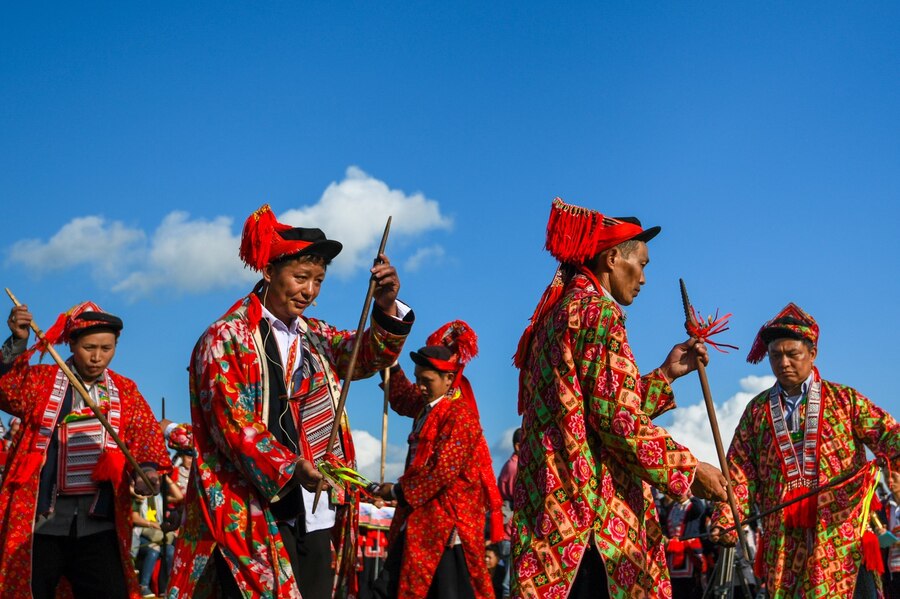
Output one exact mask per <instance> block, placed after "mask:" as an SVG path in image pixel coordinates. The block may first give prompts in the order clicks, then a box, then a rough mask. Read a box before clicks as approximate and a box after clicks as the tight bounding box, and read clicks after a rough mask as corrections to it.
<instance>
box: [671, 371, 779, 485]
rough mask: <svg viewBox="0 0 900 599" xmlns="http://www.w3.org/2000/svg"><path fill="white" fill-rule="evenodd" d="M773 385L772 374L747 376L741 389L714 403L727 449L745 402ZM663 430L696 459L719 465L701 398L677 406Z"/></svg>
mask: <svg viewBox="0 0 900 599" xmlns="http://www.w3.org/2000/svg"><path fill="white" fill-rule="evenodd" d="M774 384H775V377H774V376H771V375H769V376H746V377H744V378H742V379H741V380H740V386H741V391H738V392H737V393H735V394H734V395H732V396H731V397H730V398H728V399H727V400H726V401H725V402H724V403H722V404H719V405H716V419H717V420H718V423H719V432H720V433H721V435H722V444H723V445H724V447H725V451H726V452H727V451H728V446H729V445H730V444H731V439H732V437H733V436H734V429H735V427H737V424H738V421H739V420H740V418H741V415H742V414H743V413H744V408H746V407H747V403H748V402H749V401H750V400H751V399H753V398H754V397H756V396H757V395H758V394H759V393H760V392H762V391H765V390H766V389H768V388H769V387H771V386H772V385H774ZM666 429H667V430H668V431H669V433H670V434H671V435H672V438H674V439H675V440H676V441H677V442H678V443H681V444H682V445H685V446H687V448H688V449H690V450H691V453H693V454H694V455H695V456H696V457H697V459H699V460H702V461H704V462H709V463H710V464H713V465H715V466H716V467H718V464H719V458H718V456H717V455H716V445H715V442H714V441H713V437H712V432H711V430H710V426H709V418H708V416H707V415H706V404H705V403H704V402H703V401H700V402H698V403H696V404H693V405H689V406H679V407H678V408H677V409H676V410H675V412H674V414H673V422H672V424H671V425H670V426H668V427H666Z"/></svg>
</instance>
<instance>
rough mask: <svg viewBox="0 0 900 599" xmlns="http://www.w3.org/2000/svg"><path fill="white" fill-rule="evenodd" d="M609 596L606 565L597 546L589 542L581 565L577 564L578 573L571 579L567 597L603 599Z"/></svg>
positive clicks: (570, 598) (573, 598) (572, 598)
mask: <svg viewBox="0 0 900 599" xmlns="http://www.w3.org/2000/svg"><path fill="white" fill-rule="evenodd" d="M608 597H609V586H608V585H607V582H606V566H605V565H604V563H603V559H602V558H601V557H600V553H599V552H598V551H597V548H596V547H595V546H594V544H593V543H591V544H590V545H589V546H588V550H587V551H585V553H584V557H582V558H581V565H580V566H578V574H576V575H575V580H574V581H572V589H571V591H570V592H569V599H605V598H608Z"/></svg>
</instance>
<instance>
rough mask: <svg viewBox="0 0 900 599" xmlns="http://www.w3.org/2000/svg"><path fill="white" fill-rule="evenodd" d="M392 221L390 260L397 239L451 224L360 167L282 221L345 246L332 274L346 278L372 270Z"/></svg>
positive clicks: (427, 203) (430, 203) (432, 204)
mask: <svg viewBox="0 0 900 599" xmlns="http://www.w3.org/2000/svg"><path fill="white" fill-rule="evenodd" d="M388 216H392V217H393V218H392V220H391V233H390V237H389V238H388V247H387V250H386V252H385V253H387V255H388V256H391V239H393V238H394V237H412V236H415V235H418V234H421V233H423V232H425V231H430V230H434V229H449V228H450V227H451V226H452V224H453V223H452V220H451V219H450V218H448V217H446V216H444V215H442V214H441V211H440V207H439V206H438V203H437V201H435V200H429V199H428V198H426V197H425V196H424V195H423V194H422V193H414V194H412V195H406V194H405V193H403V192H402V191H400V190H398V189H391V188H390V187H388V185H387V184H386V183H385V182H384V181H380V180H378V179H376V178H374V177H372V176H370V175H368V174H366V173H365V172H363V171H362V170H361V169H360V168H358V167H356V166H350V167H348V168H347V173H346V176H345V178H344V180H343V181H341V182H340V183H337V182H333V183H331V185H329V186H328V188H327V189H326V190H325V192H324V193H323V194H322V197H321V198H320V199H319V201H318V202H317V203H316V204H313V205H312V206H308V207H304V208H297V209H294V210H288V211H286V212H285V213H283V214H280V215H279V220H281V221H282V222H285V223H288V224H291V225H294V226H295V227H303V226H306V227H310V226H313V227H318V228H319V229H322V230H323V231H325V234H326V235H327V236H328V238H329V239H337V240H338V241H340V242H341V243H343V244H344V249H343V251H342V252H341V253H340V255H339V256H338V257H337V258H335V260H334V262H333V263H332V266H331V268H330V269H329V270H330V271H331V270H333V271H335V272H336V273H337V274H338V275H344V276H346V275H348V274H350V273H351V272H353V271H354V270H356V269H358V268H363V267H365V268H368V267H369V266H371V264H372V259H373V258H374V257H375V251H376V250H377V249H378V244H379V242H380V241H381V235H382V233H383V232H384V224H385V222H386V221H387V217H388Z"/></svg>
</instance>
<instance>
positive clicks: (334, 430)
mask: <svg viewBox="0 0 900 599" xmlns="http://www.w3.org/2000/svg"><path fill="white" fill-rule="evenodd" d="M390 232H391V217H390V216H389V217H388V219H387V223H386V224H385V225H384V235H382V236H381V245H380V246H378V254H377V255H376V256H375V263H376V264H377V263H378V260H379V258H378V256H380V255H381V254H383V253H384V247H385V245H387V239H388V233H390ZM374 296H375V276H374V275H373V276H371V277H369V288H368V290H367V291H366V299H365V301H363V309H362V314H360V316H359V325H358V326H357V327H356V337H355V338H354V339H353V349H352V350H351V351H350V363H349V364H347V373H346V374H345V375H344V384H343V386H342V387H341V397H340V399H339V400H338V405H337V409H336V410H335V412H334V422H332V424H331V435H330V436H329V437H328V448H327V449H326V452H328V453H331V450H332V449H334V443H335V441H337V435H338V431H339V430H340V426H341V419H342V418H343V417H344V404H346V403H347V394H348V393H349V392H350V381H351V379H352V378H353V369H354V368H355V367H356V358H357V356H359V348H360V345H361V342H362V337H363V332H364V331H365V330H366V320H368V318H369V308H370V307H371V305H372V298H373V297H374ZM324 488H325V479H321V480H320V481H319V483H318V484H317V485H316V495H315V497H314V498H313V509H312V511H313V512H315V511H316V506H318V505H319V497H321V495H322V490H323V489H324Z"/></svg>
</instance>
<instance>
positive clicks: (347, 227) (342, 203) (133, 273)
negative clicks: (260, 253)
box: [7, 166, 452, 298]
mask: <svg viewBox="0 0 900 599" xmlns="http://www.w3.org/2000/svg"><path fill="white" fill-rule="evenodd" d="M388 215H392V216H393V220H392V223H391V239H395V238H400V239H404V238H406V239H409V238H412V237H415V236H416V235H419V234H421V233H424V232H426V231H431V230H435V229H449V228H451V226H452V220H451V219H450V218H448V217H446V216H444V215H442V214H441V211H440V207H439V206H438V203H437V202H436V201H435V200H430V199H428V198H426V197H425V196H424V195H423V194H421V193H414V194H412V195H406V194H405V193H404V192H402V191H400V190H396V189H391V188H390V187H388V185H387V184H386V183H384V182H383V181H380V180H378V179H376V178H374V177H372V176H370V175H368V174H366V173H365V172H363V171H362V170H360V169H359V168H357V167H355V166H350V167H348V168H347V173H346V177H345V178H344V179H343V180H342V181H340V182H333V183H331V184H330V185H329V186H328V187H327V188H326V189H325V191H324V192H323V193H322V196H321V198H319V201H318V202H316V203H315V204H312V205H310V206H305V207H301V208H294V209H291V210H287V211H285V212H284V213H283V214H281V215H279V220H281V221H282V222H284V223H288V224H292V225H294V226H306V227H317V228H320V229H322V230H323V231H325V233H326V234H327V235H328V237H329V238H331V239H337V240H339V241H341V242H342V243H343V244H344V250H343V251H342V252H341V254H340V255H339V256H338V257H337V258H336V259H335V261H334V264H333V265H332V267H331V269H329V270H330V272H336V273H337V274H338V275H339V276H340V275H343V276H347V275H349V274H351V273H352V272H353V271H355V270H357V269H360V268H365V269H368V268H369V266H370V265H371V264H372V259H373V258H374V257H375V250H376V249H377V247H378V243H379V241H380V240H381V234H382V232H383V231H384V223H385V221H386V219H387V217H388ZM242 219H243V215H242ZM241 223H243V220H241ZM233 226H234V221H233V219H232V218H231V217H227V216H219V217H216V218H213V219H212V220H204V219H193V220H192V219H191V218H190V216H189V215H188V213H186V212H183V211H173V212H171V213H169V214H168V215H167V216H166V217H165V218H163V221H162V223H160V225H159V227H157V229H156V231H154V232H153V234H152V235H151V236H149V241H148V235H147V233H145V232H144V231H142V230H141V229H137V228H132V227H128V226H126V225H125V224H123V223H122V222H119V221H111V222H108V221H106V220H105V219H104V218H103V217H102V216H85V217H78V218H74V219H72V220H71V221H70V222H69V223H67V224H65V225H63V227H62V228H61V229H60V230H59V231H58V232H57V233H56V234H54V235H53V236H52V237H51V238H50V239H49V240H47V241H46V242H45V241H42V240H40V239H25V240H21V241H17V242H16V243H14V244H13V245H12V246H11V247H10V249H9V251H8V256H7V263H15V264H20V265H23V266H25V267H27V268H29V269H31V270H32V271H33V272H34V273H36V274H43V273H45V272H51V271H54V270H61V269H65V268H71V267H75V266H88V267H89V268H90V269H91V272H92V274H93V275H94V276H95V278H97V280H102V281H112V284H111V287H112V289H113V290H114V291H117V292H120V293H124V294H126V295H129V296H131V297H132V298H137V297H141V296H146V295H148V294H150V293H153V292H154V291H156V290H157V289H160V288H166V289H169V290H172V291H175V292H182V293H204V292H207V291H212V290H215V289H223V288H230V287H240V286H246V285H247V283H248V282H253V281H255V280H257V279H258V275H257V274H256V273H255V272H253V271H251V270H249V269H246V268H244V267H243V265H242V263H241V262H240V259H239V258H238V255H237V254H238V247H239V245H240V228H238V230H237V231H233ZM387 253H388V255H389V256H390V255H391V246H390V241H389V245H388V249H387ZM443 255H444V250H443V248H441V247H440V246H431V247H429V248H424V249H422V250H419V251H417V252H415V253H414V255H413V256H412V257H411V258H410V259H409V261H408V262H409V263H411V264H412V265H413V269H414V268H417V267H419V266H421V265H422V264H424V263H426V262H427V261H434V260H439V259H441V257H442V256H443Z"/></svg>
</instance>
